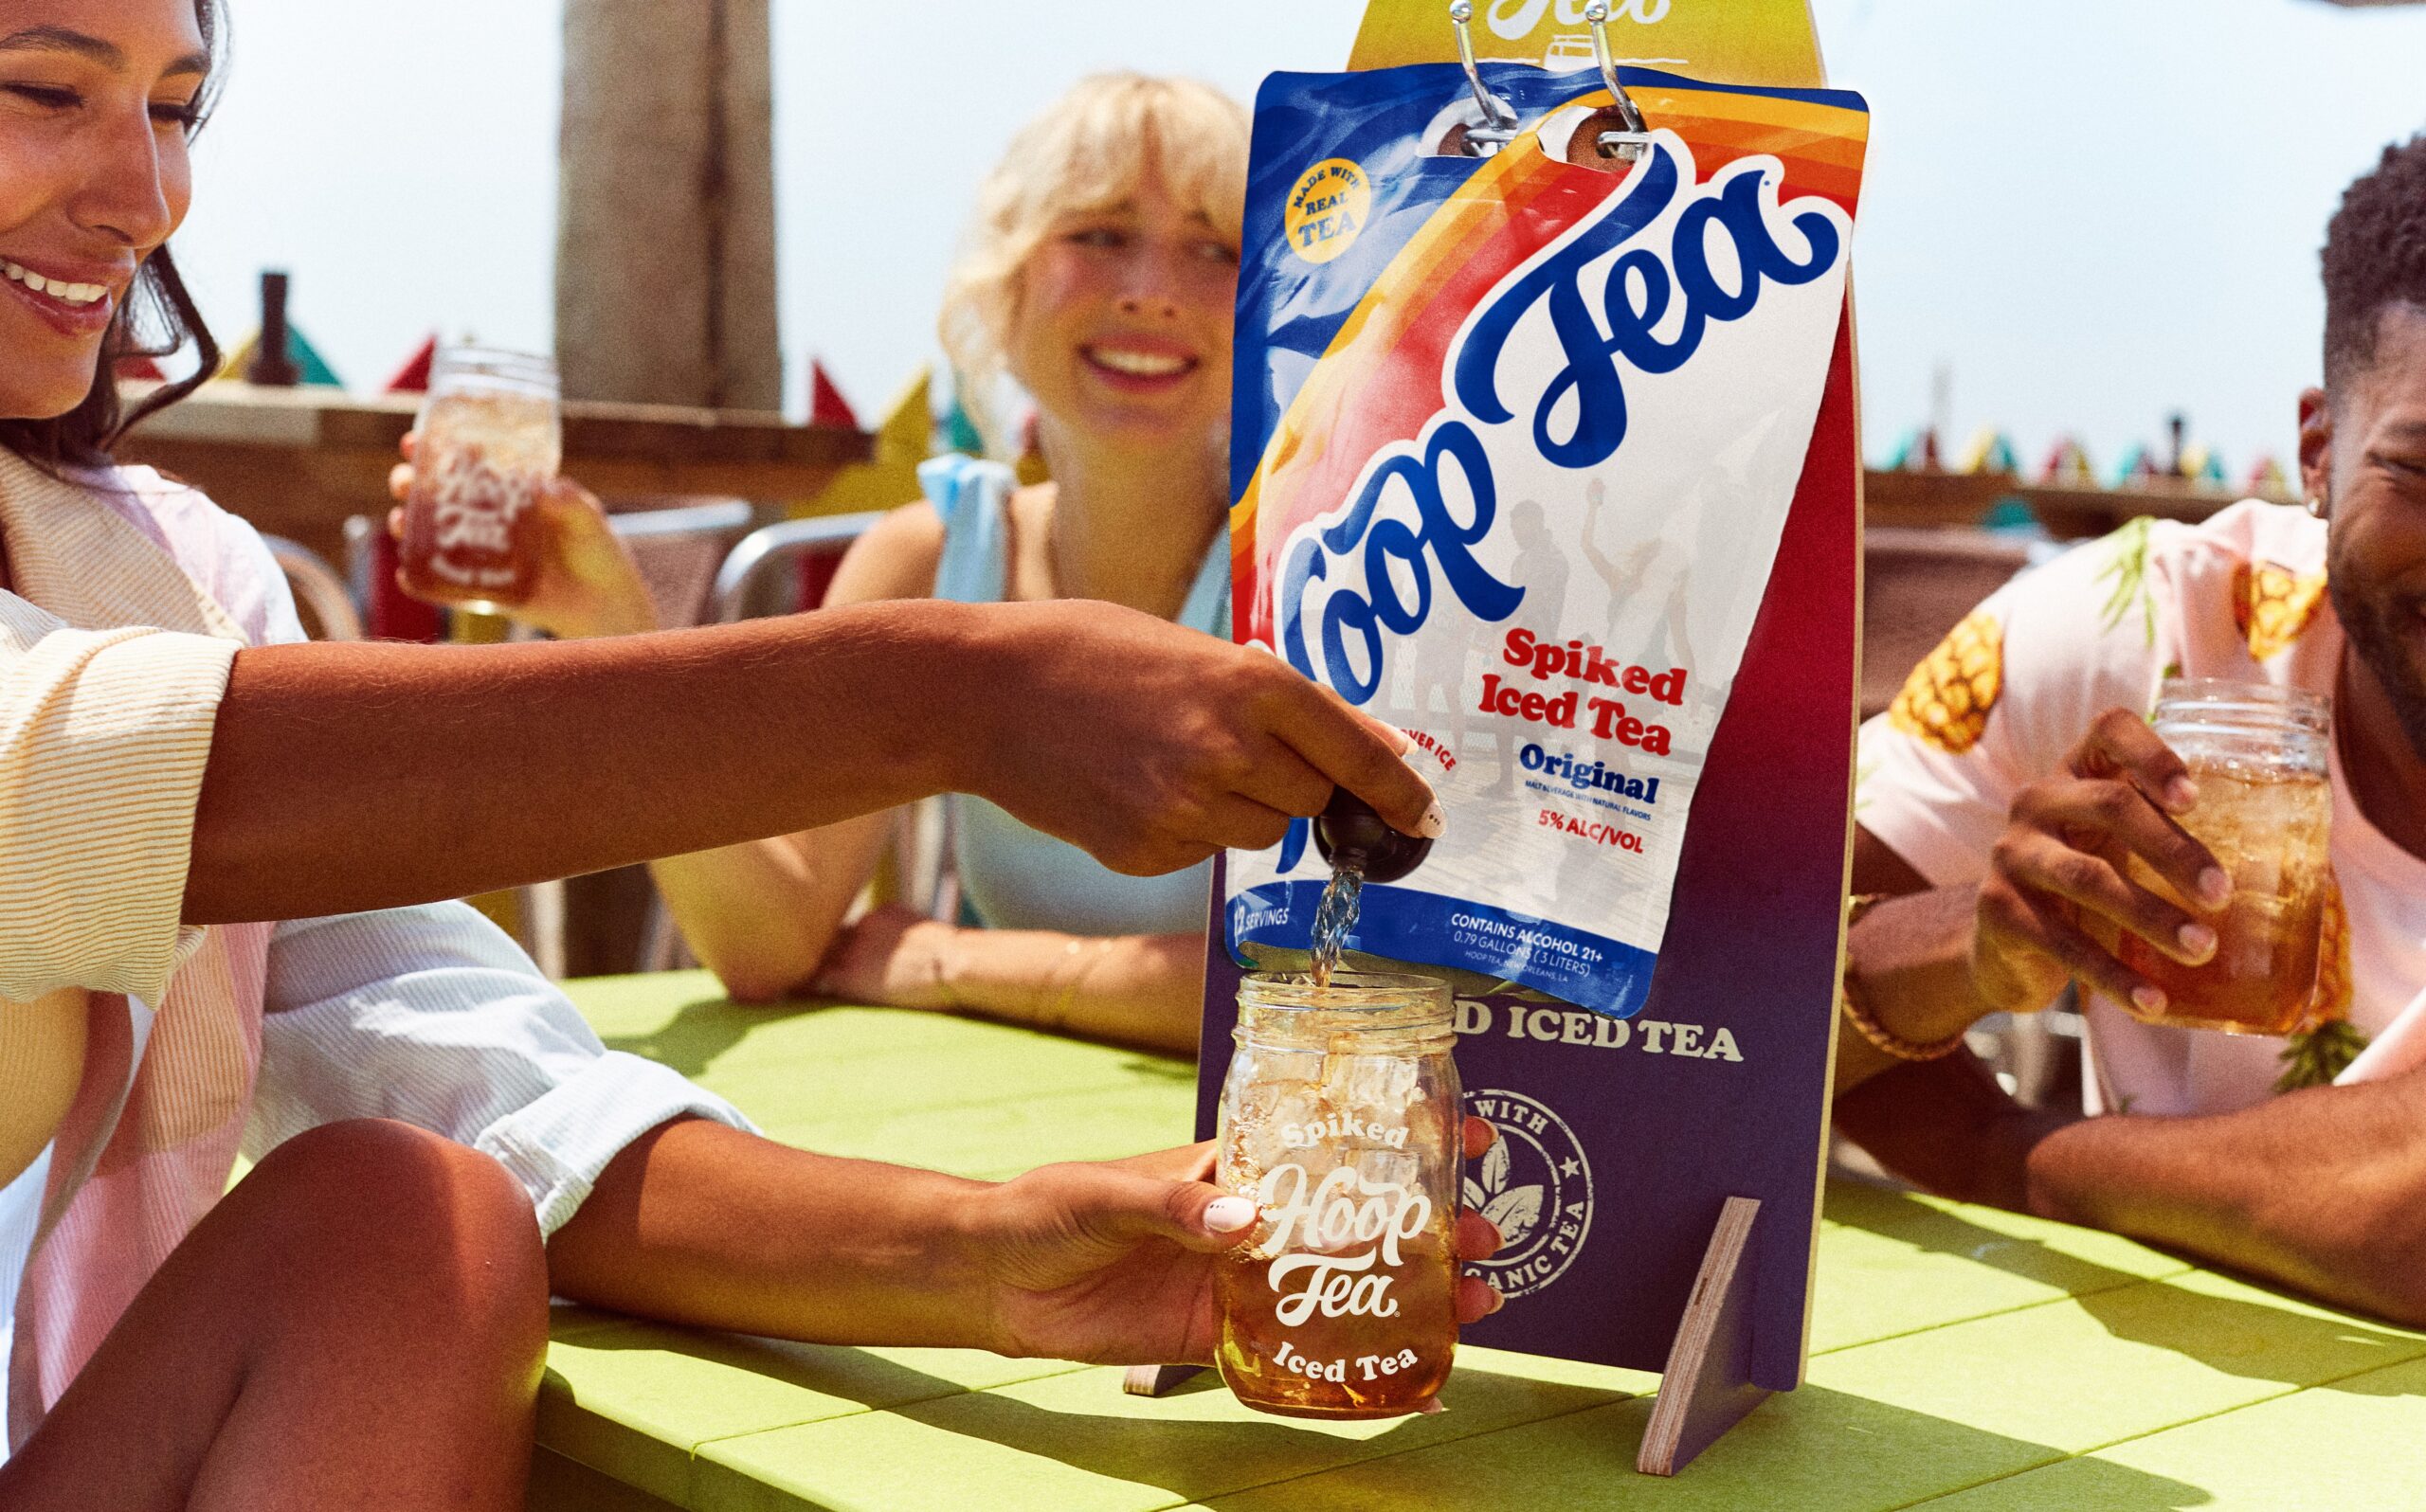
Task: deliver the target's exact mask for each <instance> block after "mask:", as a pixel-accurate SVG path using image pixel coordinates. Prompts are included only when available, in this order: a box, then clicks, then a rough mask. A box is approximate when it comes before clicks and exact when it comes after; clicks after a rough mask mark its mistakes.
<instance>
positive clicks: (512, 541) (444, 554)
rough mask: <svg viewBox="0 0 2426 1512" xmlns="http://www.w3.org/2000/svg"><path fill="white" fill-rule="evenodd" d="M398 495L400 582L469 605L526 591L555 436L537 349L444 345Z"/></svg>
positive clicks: (496, 603)
mask: <svg viewBox="0 0 2426 1512" xmlns="http://www.w3.org/2000/svg"><path fill="white" fill-rule="evenodd" d="M419 429H420V433H421V440H420V442H419V447H420V449H419V450H418V451H417V452H416V453H415V454H414V459H415V464H416V465H415V468H414V475H413V487H412V492H411V493H410V495H407V498H406V500H405V539H404V549H403V570H404V576H405V585H406V586H407V588H409V589H410V590H411V591H412V592H413V593H415V594H417V595H419V596H420V597H422V598H425V599H432V600H436V601H438V602H441V603H461V604H464V605H466V606H469V607H472V608H478V609H484V610H485V609H498V608H510V607H512V606H514V605H516V604H518V603H522V602H524V601H525V600H527V599H528V598H529V597H530V596H531V590H532V576H533V572H534V568H535V565H536V564H535V557H534V552H535V550H536V542H535V541H534V539H533V535H532V513H531V511H532V509H533V508H534V506H535V505H536V504H537V503H538V500H539V495H540V494H541V492H542V491H543V490H544V489H546V487H547V486H548V483H549V481H550V480H551V479H552V478H553V477H555V476H556V468H557V465H558V463H559V460H560V458H561V455H562V450H563V445H562V440H561V430H560V427H559V424H558V421H557V407H556V381H555V369H554V366H553V365H552V363H550V362H549V361H548V360H547V359H546V358H544V357H527V356H521V355H518V354H516V353H511V352H492V351H480V350H478V349H470V348H450V349H448V350H446V351H442V352H441V353H440V354H439V357H438V361H437V363H436V364H435V366H434V368H433V370H432V372H431V375H430V388H429V399H428V402H427V403H426V404H425V405H423V407H422V413H421V420H420V423H419Z"/></svg>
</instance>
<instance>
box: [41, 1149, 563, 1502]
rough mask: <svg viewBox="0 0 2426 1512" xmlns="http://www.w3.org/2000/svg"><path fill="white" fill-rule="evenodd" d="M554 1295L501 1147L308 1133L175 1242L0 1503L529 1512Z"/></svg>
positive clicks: (278, 1151) (50, 1419) (536, 1238)
mask: <svg viewBox="0 0 2426 1512" xmlns="http://www.w3.org/2000/svg"><path fill="white" fill-rule="evenodd" d="M547 1305H548V1282H547V1261H546V1256H545V1254H544V1252H543V1251H542V1250H541V1248H540V1244H539V1230H538V1225H537V1224H536V1223H535V1222H534V1221H533V1218H532V1214H531V1205H530V1202H529V1199H528V1198H527V1197H525V1196H524V1195H523V1193H522V1191H521V1189H520V1188H519V1187H517V1186H516V1184H515V1182H514V1181H513V1179H511V1178H510V1177H508V1176H507V1175H506V1174H505V1172H504V1170H503V1168H502V1167H500V1166H498V1163H497V1162H496V1161H492V1160H490V1159H489V1158H488V1157H487V1156H484V1155H480V1154H479V1153H477V1152H475V1151H472V1150H468V1149H465V1148H463V1147H462V1146H461V1145H458V1144H453V1143H448V1142H447V1141H445V1140H443V1139H440V1138H439V1137H438V1136H436V1135H434V1134H429V1133H426V1132H424V1131H423V1130H420V1129H417V1128H412V1127H410V1126H408V1125H403V1124H392V1123H387V1122H384V1121H372V1120H363V1121H359V1122H355V1123H348V1124H335V1125H328V1126H327V1127H324V1128H318V1129H314V1130H313V1131H311V1132H310V1133H307V1134H304V1135H301V1136H299V1137H298V1138H296V1139H294V1140H291V1141H289V1142H288V1143H285V1144H282V1145H281V1146H280V1147H279V1148H278V1149H276V1150H274V1151H272V1152H271V1153H270V1155H269V1157H268V1158H267V1159H265V1160H264V1161H262V1163H261V1165H260V1166H259V1168H257V1169H256V1170H254V1171H253V1172H252V1174H251V1175H249V1176H247V1177H246V1178H245V1179H244V1180H243V1181H242V1182H240V1183H239V1184H238V1185H237V1187H236V1189H235V1191H233V1192H232V1193H230V1194H229V1195H228V1196H227V1197H226V1200H224V1201H222V1202H221V1203H220V1204H219V1205H218V1206H217V1207H216V1208H214V1209H212V1210H211V1212H210V1214H209V1215H208V1216H206V1217H205V1218H204V1219H203V1221H202V1222H201V1223H200V1224H199V1225H197V1226H196V1227H195V1229H194V1232H193V1233H191V1234H190V1236H188V1238H187V1239H186V1241H185V1243H184V1244H182V1245H180V1246H178V1247H177V1250H176V1252H175V1253H174V1254H172V1255H171V1256H170V1257H169V1261H168V1264H166V1265H165V1266H163V1267H161V1269H160V1272H159V1274H158V1275H156V1276H154V1278H153V1279H152V1281H151V1283H150V1285H148V1286H146V1287H144V1288H143V1292H142V1294H141V1295H140V1296H138V1297H137V1298H136V1301H135V1305H133V1306H132V1307H130V1308H128V1309H127V1313H126V1316H125V1317H124V1318H122V1319H120V1320H119V1322H118V1326H117V1327H116V1328H114V1329H112V1330H111V1332H110V1336H109V1338H108V1339H106V1340H104V1341H102V1343H101V1347H100V1351H99V1352H98V1353H97V1354H96V1355H95V1356H94V1358H93V1360H92V1363H91V1364H89V1365H87V1366H86V1367H85V1369H84V1371H83V1373H82V1374H81V1375H80V1376H79V1377H77V1378H76V1380H75V1382H74V1383H73V1384H72V1385H70V1386H69V1388H68V1389H67V1392H66V1394H65V1395H63V1396H62V1397H61V1399H60V1401H59V1404H58V1406H57V1407H56V1408H54V1409H53V1410H52V1412H51V1413H50V1415H49V1417H48V1418H47V1419H45V1422H44V1423H43V1425H42V1427H41V1428H40V1429H38V1430H36V1431H35V1432H34V1435H33V1436H32V1437H31V1438H30V1439H28V1440H27V1443H26V1446H25V1448H24V1449H23V1450H22V1451H21V1452H20V1453H19V1454H18V1455H17V1456H16V1457H15V1458H14V1459H11V1460H9V1462H8V1463H7V1464H6V1465H0V1512H18V1509H19V1508H36V1507H39V1508H43V1509H45V1512H50V1509H58V1512H69V1509H83V1508H92V1509H94V1512H101V1509H109V1512H154V1509H157V1512H175V1509H180V1508H187V1507H190V1508H192V1509H194V1512H222V1509H228V1512H232V1509H236V1508H244V1509H248V1512H300V1509H303V1508H322V1507H351V1506H377V1507H381V1508H383V1509H394V1512H405V1509H422V1508H429V1509H436V1508H442V1507H444V1508H448V1509H451V1512H491V1509H510V1508H514V1507H518V1506H519V1505H521V1502H522V1491H523V1484H524V1479H525V1476H526V1474H527V1467H528V1463H529V1459H530V1453H531V1431H532V1409H533V1402H534V1397H535V1394H536V1391H537V1386H538V1380H539V1372H540V1368H541V1361H542V1359H543V1357H544V1353H545V1350H546V1347H547V1326H548V1324H547Z"/></svg>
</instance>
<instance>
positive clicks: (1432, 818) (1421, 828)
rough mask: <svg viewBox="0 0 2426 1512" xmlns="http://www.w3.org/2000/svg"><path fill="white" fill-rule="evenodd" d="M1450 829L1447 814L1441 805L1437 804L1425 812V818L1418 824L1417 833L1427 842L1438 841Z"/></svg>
mask: <svg viewBox="0 0 2426 1512" xmlns="http://www.w3.org/2000/svg"><path fill="white" fill-rule="evenodd" d="M1448 827H1449V816H1448V814H1447V812H1446V811H1444V810H1443V809H1442V808H1441V807H1440V805H1439V804H1438V803H1435V804H1433V805H1432V806H1431V807H1430V808H1427V809H1425V810H1424V811H1423V818H1422V819H1421V820H1419V821H1417V823H1416V826H1415V833H1416V834H1418V835H1420V836H1421V837H1424V838H1425V839H1427V840H1437V839H1439V837H1440V836H1441V833H1442V832H1443V831H1445V830H1447V829H1448Z"/></svg>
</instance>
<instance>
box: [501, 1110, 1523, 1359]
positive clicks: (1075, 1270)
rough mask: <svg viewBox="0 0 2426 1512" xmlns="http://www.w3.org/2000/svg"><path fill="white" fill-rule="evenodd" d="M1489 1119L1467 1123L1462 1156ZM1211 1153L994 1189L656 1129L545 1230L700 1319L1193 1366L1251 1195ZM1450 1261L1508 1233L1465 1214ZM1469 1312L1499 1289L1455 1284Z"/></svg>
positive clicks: (814, 1336) (702, 1128)
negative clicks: (1229, 1189)
mask: <svg viewBox="0 0 2426 1512" xmlns="http://www.w3.org/2000/svg"><path fill="white" fill-rule="evenodd" d="M1492 1138H1493V1135H1492V1131H1491V1125H1488V1124H1486V1123H1484V1122H1483V1121H1481V1120H1479V1119H1468V1120H1467V1121H1466V1148H1467V1150H1468V1152H1469V1156H1470V1158H1471V1157H1473V1156H1478V1155H1480V1154H1481V1153H1482V1152H1483V1151H1484V1150H1487V1149H1488V1148H1490V1146H1491V1142H1492ZM1212 1153H1213V1152H1212V1147H1211V1146H1210V1145H1195V1146H1191V1147H1188V1148H1186V1149H1180V1150H1168V1151H1164V1152H1161V1153H1159V1154H1156V1155H1150V1156H1141V1157H1138V1158H1136V1159H1134V1160H1129V1161H1110V1162H1103V1163H1096V1162H1085V1163H1073V1164H1065V1165H1047V1166H1043V1167H1041V1168H1039V1169H1037V1170H1034V1171H1031V1172H1029V1173H1027V1174H1026V1175H1025V1176H1022V1177H1019V1178H1017V1179H1013V1180H1010V1181H1005V1182H1001V1183H999V1184H998V1183H993V1182H985V1181H969V1180H963V1179H960V1178H958V1177H950V1176H942V1175H938V1174H936V1173H934V1172H932V1171H913V1170H907V1169H904V1168H902V1167H900V1166H893V1165H881V1164H878V1163H877V1162H875V1161H849V1160H842V1159H839V1158H836V1157H833V1156H827V1155H815V1154H811V1153H809V1152H808V1151H806V1150H798V1149H792V1148H790V1147H788V1146H786V1145H781V1144H776V1143H770V1142H769V1141H767V1140H762V1139H759V1138H757V1137H756V1136H754V1135H750V1134H744V1133H742V1132H740V1131H739V1130H737V1129H732V1128H728V1127H725V1126H724V1125H719V1124H711V1123H707V1122H704V1121H698V1120H691V1121H683V1122H677V1123H673V1124H667V1125H661V1126H660V1127H658V1128H656V1129H654V1130H652V1131H650V1132H649V1133H647V1134H644V1135H643V1136H642V1137H641V1138H640V1139H639V1140H638V1141H636V1142H635V1143H632V1144H631V1145H629V1146H628V1147H626V1148H625V1151H624V1152H623V1153H622V1154H621V1155H619V1156H617V1157H616V1158H615V1160H614V1161H613V1162H612V1163H610V1164H609V1165H608V1166H607V1169H606V1170H605V1172H603V1173H602V1174H601V1175H600V1177H599V1179H598V1184H597V1186H596V1187H595V1189H594V1190H593V1191H592V1192H591V1194H590V1196H589V1198H588V1201H586V1202H585V1203H583V1204H582V1207H581V1211H580V1212H578V1213H576V1214H575V1215H573V1217H572V1219H571V1221H570V1222H569V1223H567V1224H566V1225H565V1226H564V1227H563V1228H562V1229H559V1230H558V1231H557V1232H556V1233H555V1235H554V1236H553V1237H552V1239H551V1240H550V1241H549V1244H548V1269H549V1279H550V1283H551V1285H552V1287H553V1288H554V1289H555V1290H556V1291H557V1292H558V1293H559V1294H560V1295H563V1296H566V1297H570V1298H572V1299H573V1300H575V1301H578V1302H588V1303H593V1304H595V1305H600V1306H607V1307H613V1308H615V1309H617V1310H618V1311H622V1312H629V1313H637V1314H640V1315H642V1316H643V1317H653V1318H662V1319H665V1320H667V1321H669V1322H673V1323H690V1324H693V1325H695V1326H698V1327H707V1328H727V1329H734V1330H738V1331H740V1332H744V1333H753V1334H769V1335H773V1336H775V1337H778V1338H787V1339H805V1340H811V1341H819V1342H825V1343H846V1344H944V1345H959V1346H963V1347H971V1348H978V1349H991V1350H994V1351H996V1352H997V1353H1000V1354H1005V1355H1049V1356H1053V1357H1056V1358H1059V1359H1084V1360H1095V1361H1099V1362H1106V1363H1137V1362H1156V1363H1159V1362H1202V1361H1204V1360H1208V1359H1211V1358H1212V1353H1213V1345H1214V1341H1215V1335H1216V1330H1217V1328H1218V1326H1219V1319H1218V1317H1217V1315H1216V1312H1215V1309H1214V1303H1213V1264H1214V1257H1215V1256H1216V1255H1218V1254H1220V1253H1221V1252H1222V1251H1225V1250H1228V1249H1230V1248H1231V1247H1233V1246H1234V1245H1236V1244H1237V1243H1238V1241H1239V1239H1240V1236H1241V1235H1242V1234H1243V1233H1244V1232H1245V1231H1246V1230H1247V1228H1248V1226H1249V1225H1250V1224H1252V1223H1253V1222H1254V1220H1255V1206H1254V1203H1253V1202H1252V1201H1251V1200H1249V1199H1248V1198H1245V1197H1228V1196H1224V1195H1223V1194H1222V1191H1221V1189H1220V1188H1218V1187H1215V1186H1212V1185H1209V1184H1207V1183H1208V1182H1209V1180H1210V1179H1211V1176H1212ZM1498 1247H1499V1236H1498V1234H1497V1233H1495V1232H1494V1231H1493V1229H1492V1227H1491V1225H1490V1224H1488V1223H1486V1222H1484V1221H1483V1219H1482V1218H1481V1217H1480V1216H1478V1215H1476V1214H1474V1213H1472V1212H1467V1213H1465V1214H1463V1215H1460V1217H1459V1220H1458V1225H1457V1252H1458V1255H1459V1257H1460V1258H1462V1259H1467V1260H1483V1259H1488V1258H1490V1256H1491V1254H1492V1252H1493V1251H1495V1250H1496V1249H1497V1248H1498ZM1498 1305H1499V1303H1498V1296H1497V1294H1496V1293H1495V1292H1494V1290H1493V1289H1492V1288H1491V1287H1490V1286H1489V1285H1488V1284H1487V1283H1485V1282H1482V1281H1480V1280H1477V1279H1476V1278H1474V1277H1472V1276H1467V1277H1464V1278H1461V1279H1460V1280H1459V1281H1458V1282H1457V1315H1458V1319H1459V1321H1460V1322H1462V1323H1472V1322H1474V1321H1475V1320H1476V1319H1478V1318H1481V1317H1483V1316H1484V1315H1485V1314H1487V1313H1490V1312H1492V1311H1494V1310H1495V1309H1496V1308H1497V1306H1498Z"/></svg>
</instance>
